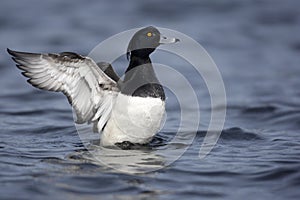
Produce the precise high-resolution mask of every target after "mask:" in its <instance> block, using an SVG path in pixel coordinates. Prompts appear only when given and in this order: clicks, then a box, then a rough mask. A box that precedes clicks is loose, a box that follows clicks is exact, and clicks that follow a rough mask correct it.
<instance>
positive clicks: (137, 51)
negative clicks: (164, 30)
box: [127, 26, 179, 59]
mask: <svg viewBox="0 0 300 200" xmlns="http://www.w3.org/2000/svg"><path fill="white" fill-rule="evenodd" d="M177 41H179V39H177V38H167V37H165V36H162V35H161V34H160V32H159V31H158V29H157V28H155V27H153V26H148V27H146V28H143V29H141V30H139V31H138V32H136V33H135V34H134V35H133V37H132V38H131V40H130V42H129V45H128V48H127V59H129V56H130V55H131V56H136V57H140V58H146V57H149V55H150V54H151V53H152V52H153V51H154V50H155V49H156V48H157V47H158V46H159V45H160V44H168V43H169V44H170V43H175V42H177Z"/></svg>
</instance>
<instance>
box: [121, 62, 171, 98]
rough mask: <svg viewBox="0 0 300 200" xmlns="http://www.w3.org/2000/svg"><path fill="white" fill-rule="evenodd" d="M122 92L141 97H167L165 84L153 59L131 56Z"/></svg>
mask: <svg viewBox="0 0 300 200" xmlns="http://www.w3.org/2000/svg"><path fill="white" fill-rule="evenodd" d="M121 93H122V94H126V95H131V96H139V97H153V98H160V99H162V100H163V101H164V100H165V99H166V97H165V92H164V89H163V86H162V85H161V84H160V82H159V81H158V79H157V77H156V75H155V72H154V69H153V66H152V64H151V60H150V58H149V57H148V58H147V59H141V58H131V60H130V64H129V67H128V68H127V70H126V73H125V78H124V82H123V84H122V87H121Z"/></svg>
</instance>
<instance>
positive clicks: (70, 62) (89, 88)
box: [7, 49, 119, 131]
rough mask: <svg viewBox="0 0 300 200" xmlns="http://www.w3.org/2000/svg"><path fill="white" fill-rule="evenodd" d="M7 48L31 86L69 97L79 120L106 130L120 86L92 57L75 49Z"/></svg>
mask: <svg viewBox="0 0 300 200" xmlns="http://www.w3.org/2000/svg"><path fill="white" fill-rule="evenodd" d="M7 51H8V53H9V54H10V55H12V56H13V57H12V58H13V60H14V61H15V62H16V63H17V67H18V68H20V69H21V70H23V72H22V74H23V75H24V76H26V77H28V78H29V79H28V82H29V83H30V84H31V85H33V86H34V87H37V88H40V89H43V90H48V91H55V92H62V93H64V94H65V95H66V96H67V98H68V100H69V103H70V104H71V105H72V107H73V109H74V111H75V113H76V118H77V119H76V123H85V122H87V123H96V125H97V126H96V127H97V129H98V131H100V130H102V129H103V127H104V125H105V124H106V122H107V120H108V119H109V117H110V114H111V110H112V106H113V103H114V101H115V97H116V96H117V94H118V93H119V89H118V87H117V83H116V82H115V81H114V80H113V79H111V78H110V77H109V76H107V75H106V74H105V73H104V72H103V71H102V70H101V69H100V68H99V67H98V66H97V64H96V63H95V62H94V61H93V60H92V59H91V58H89V57H84V56H81V55H78V54H75V53H71V52H64V53H60V54H50V53H48V54H39V53H25V52H16V51H12V50H9V49H7Z"/></svg>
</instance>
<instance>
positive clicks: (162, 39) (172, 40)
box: [159, 35, 180, 44]
mask: <svg viewBox="0 0 300 200" xmlns="http://www.w3.org/2000/svg"><path fill="white" fill-rule="evenodd" d="M179 41H180V40H179V39H178V38H174V37H166V36H163V35H162V36H160V40H159V44H173V43H176V42H179Z"/></svg>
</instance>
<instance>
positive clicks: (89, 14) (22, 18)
mask: <svg viewBox="0 0 300 200" xmlns="http://www.w3.org/2000/svg"><path fill="white" fill-rule="evenodd" d="M299 8H300V3H299V1H296V0H295V1H291V0H287V1H280V0H274V1H268V0H256V1H239V0H228V1H218V2H217V1H209V0H206V1H198V0H194V1H188V2H185V1H180V0H178V1H174V0H173V1H158V0H157V1H131V2H129V1H128V2H126V1H120V2H119V1H58V0H54V1H37V0H36V1H35V0H27V1H16V0H10V1H1V3H0V73H1V75H0V91H1V92H0V116H1V118H0V126H1V131H0V181H1V182H0V199H41V198H43V199H175V198H184V199H201V198H203V199H218V198H219V199H241V198H243V199H299V197H300V190H299V188H300V187H299V186H300V137H299V130H300V107H299V106H300V101H299V98H300V92H299V86H300V78H299V76H300V66H299V63H300V62H299V61H300V36H299V35H300V9H299ZM149 24H151V25H156V26H160V27H165V28H170V29H174V30H177V31H180V32H183V33H185V34H187V35H189V36H191V37H192V38H194V39H195V40H197V41H198V42H199V43H200V44H202V45H203V47H204V48H205V49H206V50H207V51H208V52H209V54H210V55H211V56H212V58H213V59H214V61H215V62H216V64H217V65H218V67H219V69H220V71H221V73H222V76H223V79H224V83H225V87H226V92H227V100H228V105H227V117H226V124H225V127H224V131H223V133H222V135H221V138H220V139H219V141H218V143H217V145H216V146H215V148H214V150H213V151H212V152H211V153H210V154H209V156H207V157H206V158H205V159H203V160H200V159H199V158H198V152H199V148H200V145H201V143H202V140H203V137H204V133H205V128H206V127H207V124H208V119H209V107H210V106H209V96H207V93H206V92H203V91H205V85H204V87H202V86H201V87H200V86H199V88H198V89H199V93H198V96H199V98H200V99H201V102H202V103H201V109H202V110H201V116H203V118H202V119H203V121H202V123H201V126H200V128H199V131H198V134H197V136H196V139H195V140H194V142H193V144H192V145H191V146H190V147H189V149H188V150H187V151H186V152H185V154H184V155H183V156H182V157H181V158H180V159H179V160H178V161H176V162H175V163H173V164H172V165H170V166H168V167H165V168H163V169H161V170H159V171H156V172H153V173H148V174H140V175H130V174H123V173H118V172H112V171H111V170H109V169H108V168H106V167H105V166H101V165H97V164H94V163H93V162H90V161H88V160H86V159H83V158H82V157H81V156H80V155H81V154H80V152H84V151H85V147H84V146H83V145H82V143H81V140H80V138H79V137H78V134H77V132H76V129H75V127H74V124H73V118H72V111H71V109H70V107H69V105H68V103H67V101H66V99H65V98H64V96H63V95H61V94H55V93H50V92H43V91H40V90H36V89H34V88H33V87H31V86H30V85H29V84H27V83H26V82H25V78H23V77H22V76H21V75H20V72H19V71H18V70H17V69H16V67H14V63H13V62H12V61H11V60H10V58H9V56H8V54H7V53H6V52H5V49H6V48H7V47H10V48H12V49H16V50H23V51H31V52H61V51H74V52H78V53H81V54H88V52H89V51H90V50H91V49H93V48H94V47H95V46H96V45H97V44H98V43H99V42H101V41H103V40H104V39H106V38H107V37H109V36H111V35H113V34H116V33H119V32H121V31H124V30H127V29H130V28H135V27H141V26H146V25H149ZM155 57H156V58H157V59H160V60H161V61H163V60H164V59H163V57H162V54H161V55H159V54H157V55H154V58H155ZM123 62H124V66H126V65H127V64H126V60H125V59H124V61H123ZM169 62H170V63H171V64H172V61H169ZM173 65H174V67H180V66H176V63H173ZM181 67H182V68H183V69H184V66H181ZM117 71H119V72H122V71H124V69H120V68H119V69H117ZM183 71H184V70H183ZM183 73H185V76H187V77H189V80H191V82H197V81H198V80H196V79H195V78H194V77H193V73H191V72H190V71H189V70H186V72H183ZM207 102H208V103H207ZM168 103H169V104H168V116H172V115H174V116H177V115H178V112H179V110H178V107H176V106H175V105H177V102H176V101H175V100H172V98H169V102H168ZM166 126H167V128H169V129H170V130H171V129H172V127H173V126H174V124H173V122H172V120H170V121H167V124H166ZM167 135H172V132H168V133H161V136H162V137H164V136H167ZM178 148H181V147H180V144H178Z"/></svg>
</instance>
